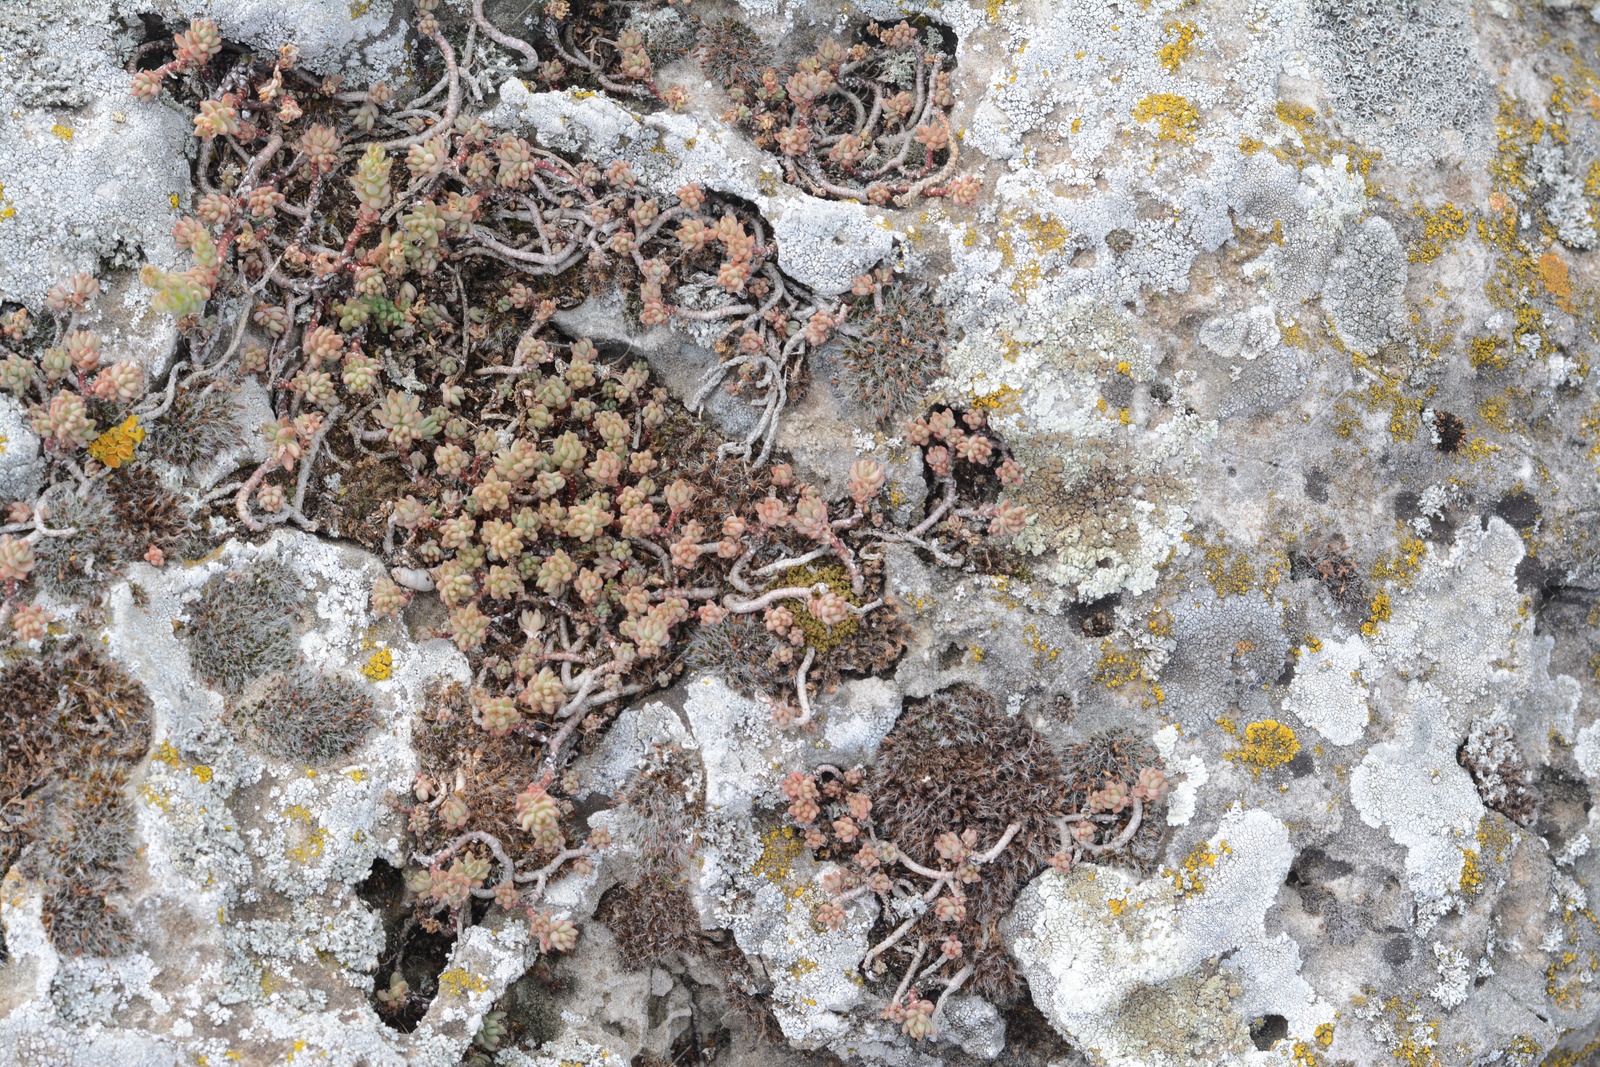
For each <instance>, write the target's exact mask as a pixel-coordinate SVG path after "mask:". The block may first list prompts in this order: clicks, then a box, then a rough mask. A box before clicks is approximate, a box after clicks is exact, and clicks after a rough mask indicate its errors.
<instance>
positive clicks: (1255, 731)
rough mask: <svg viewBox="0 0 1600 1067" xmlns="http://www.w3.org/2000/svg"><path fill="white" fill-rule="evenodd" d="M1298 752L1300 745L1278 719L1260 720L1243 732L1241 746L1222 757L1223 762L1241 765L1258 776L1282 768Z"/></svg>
mask: <svg viewBox="0 0 1600 1067" xmlns="http://www.w3.org/2000/svg"><path fill="white" fill-rule="evenodd" d="M1299 751H1300V742H1299V741H1298V740H1296V738H1295V736H1294V731H1293V730H1291V729H1289V727H1287V726H1285V725H1284V724H1283V723H1281V722H1279V721H1278V720H1277V719H1260V720H1258V721H1256V722H1253V723H1250V724H1249V725H1248V726H1246V727H1245V728H1244V742H1243V743H1242V744H1241V745H1240V746H1239V747H1238V748H1236V749H1234V750H1233V751H1232V752H1226V753H1224V754H1223V758H1224V759H1230V760H1233V761H1235V762H1237V763H1243V764H1245V765H1246V766H1248V767H1249V768H1250V769H1251V771H1253V772H1254V773H1256V774H1260V773H1261V772H1262V771H1265V770H1271V769H1272V768H1273V767H1281V766H1283V765H1284V764H1285V763H1288V762H1289V761H1290V760H1292V759H1294V757H1295V756H1296V754H1298V753H1299Z"/></svg>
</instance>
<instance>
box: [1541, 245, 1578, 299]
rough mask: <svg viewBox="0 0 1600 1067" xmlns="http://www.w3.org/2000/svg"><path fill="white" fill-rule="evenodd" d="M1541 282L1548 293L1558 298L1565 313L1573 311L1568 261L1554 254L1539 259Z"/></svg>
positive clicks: (1546, 254) (1548, 253)
mask: <svg viewBox="0 0 1600 1067" xmlns="http://www.w3.org/2000/svg"><path fill="white" fill-rule="evenodd" d="M1539 280H1540V281H1541V282H1543V283H1544V288H1545V291H1546V292H1547V293H1549V294H1550V295H1551V296H1553V297H1555V298H1556V303H1557V304H1559V305H1560V306H1561V310H1563V311H1571V310H1572V277H1571V276H1570V275H1569V274H1568V273H1567V263H1566V260H1564V259H1562V258H1561V257H1560V256H1558V255H1556V254H1555V253H1554V252H1546V253H1545V254H1544V255H1542V256H1540V257H1539Z"/></svg>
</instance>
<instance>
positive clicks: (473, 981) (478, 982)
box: [439, 967, 489, 997]
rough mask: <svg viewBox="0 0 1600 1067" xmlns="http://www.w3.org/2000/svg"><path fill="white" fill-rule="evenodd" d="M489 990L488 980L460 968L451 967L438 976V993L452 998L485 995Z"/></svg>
mask: <svg viewBox="0 0 1600 1067" xmlns="http://www.w3.org/2000/svg"><path fill="white" fill-rule="evenodd" d="M488 990H489V982H488V979H485V978H480V977H479V976H477V975H475V974H473V973H471V972H470V971H467V970H466V969H464V968H461V967H452V968H451V969H450V970H448V971H445V972H444V973H443V974H441V975H440V976H439V991H440V992H441V993H449V994H452V995H453V996H458V997H460V996H465V995H466V994H468V993H485V992H488Z"/></svg>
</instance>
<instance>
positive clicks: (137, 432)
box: [89, 415, 144, 470]
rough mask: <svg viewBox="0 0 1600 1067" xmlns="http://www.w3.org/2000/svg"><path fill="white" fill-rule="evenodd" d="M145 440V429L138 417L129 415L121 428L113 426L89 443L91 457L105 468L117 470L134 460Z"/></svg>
mask: <svg viewBox="0 0 1600 1067" xmlns="http://www.w3.org/2000/svg"><path fill="white" fill-rule="evenodd" d="M143 440H144V427H143V426H140V425H139V417H138V416H137V415H129V416H128V418H127V420H126V421H124V422H123V423H122V424H121V425H120V426H113V427H112V428H111V429H109V430H107V431H106V432H105V433H103V434H101V435H100V436H99V437H96V438H95V439H94V440H93V441H91V442H89V455H91V456H93V457H94V458H95V459H96V460H98V461H99V462H100V463H101V464H102V465H103V466H106V467H110V468H112V469H113V470H115V469H116V468H117V467H120V466H122V465H123V464H124V463H126V462H128V461H129V460H131V459H132V458H133V450H134V447H135V446H136V445H138V443H139V442H140V441H143Z"/></svg>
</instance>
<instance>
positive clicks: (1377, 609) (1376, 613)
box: [1361, 593, 1391, 637]
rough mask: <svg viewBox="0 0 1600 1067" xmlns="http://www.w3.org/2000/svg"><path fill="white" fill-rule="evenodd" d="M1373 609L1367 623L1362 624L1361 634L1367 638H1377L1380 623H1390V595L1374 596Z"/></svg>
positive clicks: (1380, 594)
mask: <svg viewBox="0 0 1600 1067" xmlns="http://www.w3.org/2000/svg"><path fill="white" fill-rule="evenodd" d="M1371 608H1372V609H1371V612H1370V613H1369V614H1368V615H1367V621H1366V622H1364V623H1362V624H1361V632H1362V633H1363V634H1365V635H1366V636H1367V637H1376V636H1377V634H1378V624H1379V623H1380V622H1388V621H1389V618H1390V614H1391V608H1390V605H1389V594H1388V593H1378V594H1376V595H1374V596H1373V598H1372V606H1371Z"/></svg>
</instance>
